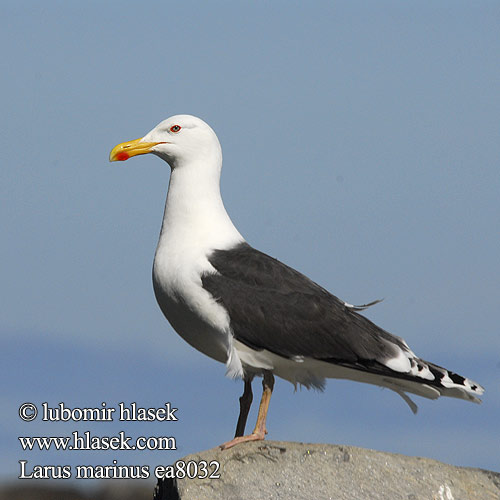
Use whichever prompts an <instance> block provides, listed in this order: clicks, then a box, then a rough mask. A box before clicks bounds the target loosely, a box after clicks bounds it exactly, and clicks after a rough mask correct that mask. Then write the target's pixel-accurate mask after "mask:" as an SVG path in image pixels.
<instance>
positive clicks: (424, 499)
mask: <svg viewBox="0 0 500 500" xmlns="http://www.w3.org/2000/svg"><path fill="white" fill-rule="evenodd" d="M215 462H217V463H218V464H220V468H218V470H216V469H217V465H216V464H215ZM205 463H206V464H207V466H206V468H205V466H204V465H205ZM211 463H212V465H210V464H211ZM166 472H167V475H168V474H170V475H172V474H174V473H175V474H176V476H177V478H173V479H164V480H159V481H158V485H157V487H156V491H155V496H154V500H218V499H224V500H241V499H245V500H254V499H255V500H264V499H265V500H267V499H280V498H281V499H287V500H295V499H300V500H304V499H314V500H326V499H335V500H344V499H345V500H353V499H355V500H364V499H370V500H378V499H380V500H387V499H390V500H434V499H435V500H499V499H500V474H499V473H496V472H491V471H487V470H482V469H471V468H466V467H455V466H452V465H447V464H444V463H441V462H438V461H436V460H431V459H428V458H418V457H407V456H404V455H396V454H393V453H383V452H378V451H373V450H365V449H363V448H355V447H352V446H338V445H329V444H303V443H288V442H279V441H260V442H253V443H245V444H242V445H239V446H235V447H234V448H231V449H229V450H226V451H221V450H220V449H218V448H214V449H211V450H207V451H203V452H200V453H195V454H193V455H189V456H187V457H185V458H183V459H181V461H177V462H176V464H174V467H173V468H172V469H167V470H166ZM187 472H188V473H189V475H191V476H196V475H197V474H198V475H199V476H204V475H206V473H208V474H212V475H219V476H220V477H218V478H212V479H210V478H208V477H207V478H204V479H200V478H188V477H182V476H183V475H184V474H185V473H187Z"/></svg>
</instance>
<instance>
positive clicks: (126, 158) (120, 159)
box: [116, 151, 130, 161]
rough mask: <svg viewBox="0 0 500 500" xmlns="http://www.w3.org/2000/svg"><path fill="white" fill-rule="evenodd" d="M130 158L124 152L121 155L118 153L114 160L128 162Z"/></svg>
mask: <svg viewBox="0 0 500 500" xmlns="http://www.w3.org/2000/svg"><path fill="white" fill-rule="evenodd" d="M129 158H130V156H129V155H128V153H125V151H122V152H121V153H118V154H117V155H116V159H117V160H118V161H125V160H128V159H129Z"/></svg>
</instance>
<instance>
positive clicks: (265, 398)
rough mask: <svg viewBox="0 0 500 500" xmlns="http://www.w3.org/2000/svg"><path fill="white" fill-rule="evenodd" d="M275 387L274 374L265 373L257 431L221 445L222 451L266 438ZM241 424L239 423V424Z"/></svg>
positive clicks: (256, 425)
mask: <svg viewBox="0 0 500 500" xmlns="http://www.w3.org/2000/svg"><path fill="white" fill-rule="evenodd" d="M273 387H274V376H273V374H272V372H270V371H265V372H264V378H263V380H262V398H261V400H260V406H259V413H258V415H257V423H256V424H255V429H254V430H253V432H252V434H248V435H246V436H237V437H235V438H234V439H232V440H231V441H228V442H227V443H224V444H221V445H220V448H221V449H222V450H227V449H228V448H232V447H233V446H235V445H237V444H240V443H245V442H247V441H261V440H263V439H264V438H265V437H266V434H267V431H266V417H267V410H268V409H269V402H270V401H271V394H272V393H273ZM238 423H239V422H238ZM238 430H239V429H238V428H237V431H238Z"/></svg>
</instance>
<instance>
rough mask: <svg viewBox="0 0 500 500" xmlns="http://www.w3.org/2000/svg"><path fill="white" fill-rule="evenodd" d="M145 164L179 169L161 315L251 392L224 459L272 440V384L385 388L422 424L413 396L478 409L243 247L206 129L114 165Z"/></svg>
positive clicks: (129, 151)
mask: <svg viewBox="0 0 500 500" xmlns="http://www.w3.org/2000/svg"><path fill="white" fill-rule="evenodd" d="M145 153H153V154H155V155H156V156H159V157H160V158H162V159H163V160H165V161H166V162H167V163H168V164H169V165H170V167H171V176H170V183H169V187H168V194H167V201H166V205H165V214H164V217H163V224H162V228H161V233H160V238H159V242H158V247H157V249H156V254H155V258H154V264H153V285H154V291H155V295H156V299H157V301H158V304H159V306H160V308H161V310H162V311H163V314H164V315H165V316H166V318H167V319H168V321H169V322H170V324H171V325H172V326H173V328H174V329H175V330H176V331H177V333H178V334H179V335H181V337H183V338H184V340H186V341H187V342H189V344H191V345H192V346H193V347H195V348H196V349H198V350H199V351H201V352H202V353H204V354H206V355H207V356H210V357H211V358H213V359H215V360H217V361H220V362H221V363H225V364H226V367H227V375H228V376H230V377H241V378H242V379H243V381H244V392H243V395H242V396H241V398H240V415H239V418H238V423H237V426H236V433H235V438H234V439H233V440H231V441H228V442H227V443H224V444H223V445H221V447H222V448H229V447H231V446H234V445H235V444H238V443H241V442H244V441H251V440H260V439H264V437H265V434H266V415H267V410H268V407H269V401H270V398H271V393H272V390H273V385H274V375H277V376H279V377H282V378H283V379H285V380H288V381H290V382H291V383H292V384H294V385H295V386H297V384H300V385H303V386H305V387H307V388H310V387H315V388H318V389H322V388H323V386H324V381H325V378H340V379H351V380H355V381H359V382H366V383H369V384H374V385H378V386H382V387H387V388H389V389H392V390H393V391H395V392H396V393H397V394H399V395H400V396H401V397H402V398H403V399H404V400H405V401H406V403H407V404H408V405H409V406H410V408H411V409H412V411H413V412H416V409H417V407H416V405H415V403H414V402H413V401H412V400H411V399H410V398H409V397H408V395H407V394H406V393H408V392H409V393H413V394H417V395H419V396H423V397H426V398H430V399H436V398H438V397H439V396H451V397H456V398H461V399H465V400H467V401H473V402H477V403H478V402H480V399H479V398H478V397H477V396H479V395H481V394H482V393H483V388H482V387H481V386H480V385H479V384H477V383H476V382H473V381H472V380H470V379H467V378H465V377H462V376H460V375H457V374H456V373H453V372H451V371H449V370H446V369H445V368H442V367H440V366H438V365H435V364H433V363H429V362H427V361H424V360H422V359H420V358H419V357H417V356H416V355H415V354H414V353H413V352H412V351H411V350H410V348H409V347H408V344H407V343H406V342H405V341H404V340H403V339H402V338H400V337H396V336H394V335H391V334H390V333H388V332H386V331H385V330H383V329H382V328H379V327H378V326H376V325H375V324H373V323H372V322H371V321H369V320H368V319H366V318H365V317H364V316H362V315H361V314H359V311H361V310H363V309H366V307H368V306H370V305H372V304H365V305H362V306H354V305H351V304H348V303H347V302H344V301H342V300H340V299H338V298H337V297H335V296H334V295H332V294H331V293H329V292H328V291H327V290H325V289H324V288H322V287H321V286H319V285H317V284H316V283H314V282H313V281H311V280H310V279H309V278H307V277H306V276H304V275H303V274H301V273H299V272H297V271H295V270H294V269H292V268H290V267H288V266H286V265H285V264H283V263H281V262H280V261H278V260H276V259H274V258H272V257H270V256H268V255H266V254H264V253H262V252H260V251H258V250H256V249H254V248H252V247H251V246H250V245H249V244H248V243H247V242H246V241H245V239H244V238H243V236H242V235H241V234H240V233H239V231H238V230H237V229H236V227H235V226H234V225H233V223H232V222H231V219H230V218H229V216H228V214H227V212H226V210H225V208H224V205H223V202H222V198H221V195H220V187H219V184H220V182H219V181H220V173H221V167H222V152H221V147H220V143H219V140H218V139H217V136H216V135H215V133H214V131H213V130H212V129H211V128H210V127H209V126H208V125H207V124H206V123H205V122H204V121H202V120H200V119H199V118H196V117H194V116H190V115H177V116H172V117H171V118H168V119H167V120H165V121H163V122H161V123H160V124H159V125H157V126H156V127H155V128H154V129H153V130H151V132H149V133H148V134H146V135H145V136H144V137H143V138H141V139H137V140H135V141H130V142H125V143H122V144H119V145H117V146H116V147H115V148H113V150H112V151H111V154H110V161H116V160H120V161H123V160H127V159H128V158H130V157H132V156H136V155H141V154H145ZM256 375H257V376H262V378H263V393H262V399H261V402H260V408H259V412H258V417H257V424H256V426H255V429H254V431H253V433H252V434H249V435H246V436H245V435H244V430H245V425H246V420H247V416H248V412H249V409H250V405H251V402H252V386H251V382H252V379H253V378H254V377H255V376H256Z"/></svg>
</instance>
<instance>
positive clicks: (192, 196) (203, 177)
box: [158, 162, 243, 252]
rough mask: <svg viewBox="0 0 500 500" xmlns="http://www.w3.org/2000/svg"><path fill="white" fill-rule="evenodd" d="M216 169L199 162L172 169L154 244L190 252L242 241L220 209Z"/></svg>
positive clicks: (220, 201) (226, 245) (218, 174)
mask: <svg viewBox="0 0 500 500" xmlns="http://www.w3.org/2000/svg"><path fill="white" fill-rule="evenodd" d="M219 182H220V168H215V167H214V166H211V165H207V164H206V162H203V164H200V165H196V164H190V165H182V166H179V167H176V168H174V169H173V170H172V173H171V176H170V183H169V187H168V194H167V201H166V203H165V213H164V217H163V224H162V229H161V233H160V241H159V245H158V247H159V248H160V247H162V246H167V247H168V246H172V245H175V246H176V248H177V249H179V248H181V247H184V248H185V249H186V251H190V249H192V248H193V247H196V248H199V249H200V250H201V251H204V252H206V251H210V250H212V249H215V248H228V247H230V246H232V245H234V244H236V243H239V242H241V241H243V237H242V236H241V235H240V233H239V232H238V230H237V229H236V228H235V226H234V224H233V223H232V221H231V219H230V218H229V215H228V214H227V212H226V209H225V208H224V204H223V202H222V198H221V195H220V184H219Z"/></svg>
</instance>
